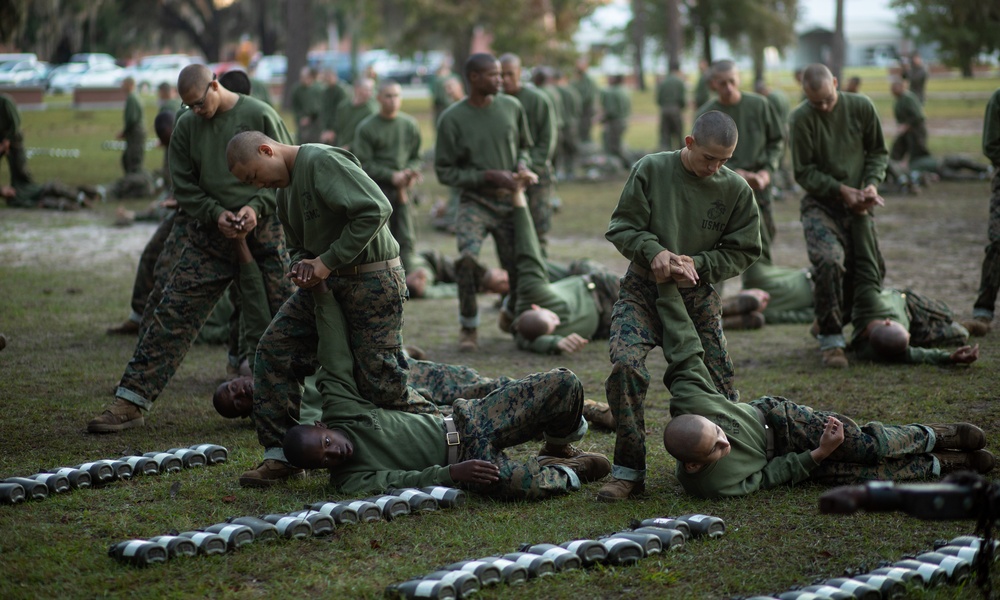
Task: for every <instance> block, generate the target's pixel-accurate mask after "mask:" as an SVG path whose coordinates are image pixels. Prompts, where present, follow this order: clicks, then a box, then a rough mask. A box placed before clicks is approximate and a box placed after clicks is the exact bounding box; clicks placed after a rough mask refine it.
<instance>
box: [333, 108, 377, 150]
mask: <svg viewBox="0 0 1000 600" xmlns="http://www.w3.org/2000/svg"><path fill="white" fill-rule="evenodd" d="M377 112H378V102H376V101H375V100H374V99H369V100H368V101H367V102H364V103H362V104H354V100H353V99H352V98H349V99H347V100H346V101H344V102H341V103H340V106H338V107H337V117H336V120H335V121H334V124H333V130H334V131H335V132H336V133H337V138H336V139H335V140H333V143H335V144H337V145H338V146H340V147H341V148H343V147H345V146H346V147H348V148H350V147H352V146H353V145H354V134H355V133H356V132H357V130H358V124H359V123H361V121H364V120H365V119H367V118H368V117H370V116H372V115H374V114H376V113H377Z"/></svg>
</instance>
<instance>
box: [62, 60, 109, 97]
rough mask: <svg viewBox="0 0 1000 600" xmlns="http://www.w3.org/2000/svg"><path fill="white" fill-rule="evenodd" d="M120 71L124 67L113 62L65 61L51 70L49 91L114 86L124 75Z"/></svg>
mask: <svg viewBox="0 0 1000 600" xmlns="http://www.w3.org/2000/svg"><path fill="white" fill-rule="evenodd" d="M122 71H124V69H122V68H121V67H119V66H118V65H116V64H114V63H99V64H92V65H88V64H87V63H66V64H65V65H62V66H60V67H56V69H55V70H54V71H53V73H52V76H51V77H50V78H49V91H50V92H51V93H53V94H61V93H68V92H72V91H73V90H74V89H76V88H78V87H116V86H119V85H121V81H122V79H123V77H124V76H123V75H122Z"/></svg>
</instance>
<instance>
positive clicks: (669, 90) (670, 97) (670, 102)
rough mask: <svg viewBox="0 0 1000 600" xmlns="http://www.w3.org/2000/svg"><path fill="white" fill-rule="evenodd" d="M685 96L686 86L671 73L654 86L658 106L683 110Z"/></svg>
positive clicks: (685, 101)
mask: <svg viewBox="0 0 1000 600" xmlns="http://www.w3.org/2000/svg"><path fill="white" fill-rule="evenodd" d="M686 97H687V86H686V85H684V80H683V79H681V78H680V77H678V76H677V75H674V74H673V73H670V74H669V75H667V78H666V79H664V80H663V81H661V82H660V85H658V86H656V104H657V105H658V106H659V107H660V108H670V107H673V108H676V109H678V110H684V106H685V105H686V104H687V100H686ZM741 131H742V130H741Z"/></svg>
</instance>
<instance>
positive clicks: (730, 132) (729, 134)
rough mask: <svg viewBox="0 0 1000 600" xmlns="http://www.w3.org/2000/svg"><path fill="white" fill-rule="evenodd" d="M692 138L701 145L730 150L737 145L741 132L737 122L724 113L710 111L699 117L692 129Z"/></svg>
mask: <svg viewBox="0 0 1000 600" xmlns="http://www.w3.org/2000/svg"><path fill="white" fill-rule="evenodd" d="M691 137H693V138H694V139H696V140H698V143H699V144H712V145H717V146H722V147H723V148H730V147H733V146H735V145H736V140H737V138H738V137H739V132H738V131H737V129H736V121H734V120H733V118H732V117H730V116H729V115H727V114H726V113H724V112H720V111H717V110H710V111H708V112H707V113H705V114H703V115H701V116H700V117H698V119H697V120H696V121H695V122H694V127H692V128H691Z"/></svg>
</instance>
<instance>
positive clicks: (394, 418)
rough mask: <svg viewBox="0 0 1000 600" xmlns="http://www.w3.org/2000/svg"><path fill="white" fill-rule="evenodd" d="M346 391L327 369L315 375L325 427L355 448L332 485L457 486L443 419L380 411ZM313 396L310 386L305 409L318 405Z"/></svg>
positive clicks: (343, 488)
mask: <svg viewBox="0 0 1000 600" xmlns="http://www.w3.org/2000/svg"><path fill="white" fill-rule="evenodd" d="M342 389H343V388H341V387H340V386H339V385H338V383H337V382H336V381H333V380H332V379H331V378H330V377H329V374H328V373H327V372H326V370H325V369H323V368H321V369H320V370H319V371H317V373H316V393H317V394H318V395H320V396H321V397H322V399H321V402H322V404H323V422H324V423H326V425H327V427H329V428H330V429H340V430H341V431H343V432H344V433H345V434H346V435H347V437H348V439H350V440H351V443H352V444H353V445H354V455H353V456H351V458H350V459H349V460H348V461H347V462H345V463H344V464H343V465H341V466H339V467H337V468H336V469H335V470H333V471H332V472H331V476H330V483H331V484H333V486H334V487H335V488H336V489H337V491H338V492H340V493H343V494H355V493H365V492H374V491H382V490H386V489H388V488H390V487H397V488H404V487H418V488H419V487H424V486H429V485H448V486H453V485H455V482H454V481H453V480H452V478H451V473H450V471H449V470H448V466H447V463H448V460H447V454H448V445H447V442H446V440H445V431H446V429H445V426H444V420H443V418H442V417H441V416H440V415H430V414H413V413H407V412H403V411H399V410H387V409H384V408H378V407H376V406H375V405H374V404H372V403H371V402H368V401H367V400H363V399H361V397H360V395H352V394H349V393H348V394H346V395H345V394H344V393H343V392H342ZM312 396H313V390H311V389H310V388H309V387H307V388H306V390H305V395H304V396H303V399H302V401H303V404H305V403H307V402H308V403H313V402H316V399H315V398H313V397H312Z"/></svg>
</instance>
